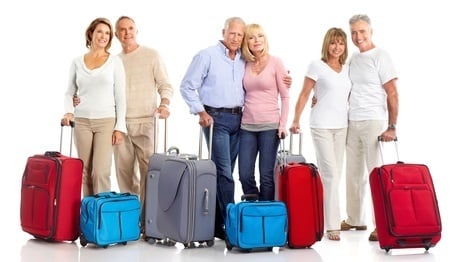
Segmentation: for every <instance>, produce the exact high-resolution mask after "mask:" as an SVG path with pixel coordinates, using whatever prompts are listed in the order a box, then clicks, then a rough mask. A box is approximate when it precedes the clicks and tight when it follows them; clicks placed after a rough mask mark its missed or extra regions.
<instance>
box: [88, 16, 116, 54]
mask: <svg viewBox="0 0 458 262" xmlns="http://www.w3.org/2000/svg"><path fill="white" fill-rule="evenodd" d="M85 35H86V47H87V48H95V47H97V48H99V47H102V48H104V49H105V51H106V52H108V49H110V47H111V40H112V39H113V30H112V26H111V23H110V20H108V19H106V18H103V17H100V18H97V19H95V20H94V21H92V22H91V24H90V25H89V26H88V28H87V29H86V34H85Z"/></svg>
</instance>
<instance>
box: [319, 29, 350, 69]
mask: <svg viewBox="0 0 458 262" xmlns="http://www.w3.org/2000/svg"><path fill="white" fill-rule="evenodd" d="M334 41H343V42H344V44H345V49H344V52H343V54H342V55H341V56H340V57H339V63H340V64H341V65H343V64H345V61H346V60H347V57H348V45H347V34H345V32H344V30H342V29H341V28H337V27H332V28H330V29H329V30H328V31H327V32H326V35H325V36H324V40H323V46H322V47H321V60H322V61H323V62H328V50H329V45H330V44H331V43H332V42H334Z"/></svg>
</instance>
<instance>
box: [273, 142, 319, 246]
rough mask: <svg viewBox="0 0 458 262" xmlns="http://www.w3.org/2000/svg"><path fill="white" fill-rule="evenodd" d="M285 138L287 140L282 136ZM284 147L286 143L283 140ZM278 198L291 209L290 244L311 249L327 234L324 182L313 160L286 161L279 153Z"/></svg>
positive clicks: (277, 173)
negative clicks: (325, 229) (325, 226)
mask: <svg viewBox="0 0 458 262" xmlns="http://www.w3.org/2000/svg"><path fill="white" fill-rule="evenodd" d="M283 140H284V139H283ZM281 145H282V147H283V148H284V142H283V141H282V143H281ZM280 162H281V164H279V165H278V168H277V171H276V176H277V177H276V187H277V189H278V190H277V200H280V201H283V202H285V204H286V208H287V210H288V246H289V247H290V248H309V247H311V246H312V245H313V244H314V243H315V242H317V241H321V239H322V237H323V234H324V210H323V184H322V181H321V177H320V174H319V172H318V168H317V167H316V166H315V165H314V164H313V163H306V162H287V158H286V156H285V155H284V154H280Z"/></svg>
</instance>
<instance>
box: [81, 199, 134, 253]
mask: <svg viewBox="0 0 458 262" xmlns="http://www.w3.org/2000/svg"><path fill="white" fill-rule="evenodd" d="M140 212H141V207H140V200H139V199H138V196H137V195H133V194H130V193H117V192H102V193H98V194H95V195H91V196H85V197H84V198H83V199H82V201H81V217H80V228H81V235H80V244H81V246H83V247H84V246H86V245H87V244H88V243H93V244H96V245H97V246H101V247H104V248H106V247H108V246H109V245H111V244H118V243H120V244H124V245H125V244H127V242H128V241H135V240H138V239H139V238H140Z"/></svg>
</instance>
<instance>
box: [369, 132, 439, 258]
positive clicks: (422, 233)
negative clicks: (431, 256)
mask: <svg viewBox="0 0 458 262" xmlns="http://www.w3.org/2000/svg"><path fill="white" fill-rule="evenodd" d="M382 143H383V142H382V141H381V137H379V147H380V153H381V156H382V166H380V167H376V168H374V169H373V170H372V172H371V173H370V175H369V184H370V189H371V194H372V203H373V207H374V215H375V224H376V228H377V234H378V241H379V246H380V248H382V249H385V251H386V252H389V251H390V249H399V248H425V249H426V250H428V249H429V248H430V247H434V246H435V245H436V244H437V242H439V240H440V239H441V232H442V223H441V217H440V213H439V206H438V202H437V198H436V192H435V189H434V184H433V179H432V177H431V174H430V171H429V169H428V167H427V166H426V165H424V164H408V163H404V162H401V161H399V154H398V147H397V142H396V140H395V141H394V144H395V148H396V154H397V159H398V161H397V162H396V163H394V164H384V163H383V150H382V146H383V145H382Z"/></svg>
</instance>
